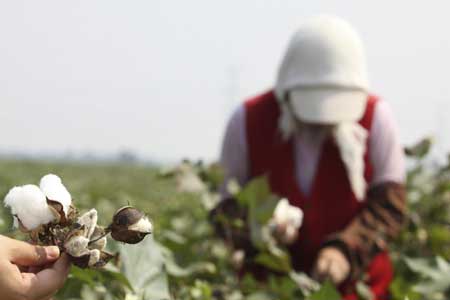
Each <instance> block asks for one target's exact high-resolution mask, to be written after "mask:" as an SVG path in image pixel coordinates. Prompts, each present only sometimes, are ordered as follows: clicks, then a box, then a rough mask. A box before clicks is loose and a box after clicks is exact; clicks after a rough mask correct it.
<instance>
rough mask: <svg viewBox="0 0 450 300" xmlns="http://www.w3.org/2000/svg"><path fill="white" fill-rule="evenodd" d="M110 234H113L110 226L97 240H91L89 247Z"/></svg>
mask: <svg viewBox="0 0 450 300" xmlns="http://www.w3.org/2000/svg"><path fill="white" fill-rule="evenodd" d="M110 233H111V229H110V228H109V226H108V227H107V228H105V232H104V233H103V234H102V235H100V236H99V237H97V238H95V239H93V240H90V241H89V244H88V245H92V244H93V243H95V242H97V241H99V240H101V239H102V238H104V237H105V236H107V235H108V234H110Z"/></svg>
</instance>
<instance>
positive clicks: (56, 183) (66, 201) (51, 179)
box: [40, 174, 72, 216]
mask: <svg viewBox="0 0 450 300" xmlns="http://www.w3.org/2000/svg"><path fill="white" fill-rule="evenodd" d="M40 188H41V190H42V192H43V193H44V195H45V196H46V197H47V199H49V200H53V201H57V202H59V203H61V204H62V206H63V210H64V213H65V214H66V216H67V213H68V211H69V208H70V204H72V196H70V193H69V192H68V191H67V189H66V187H65V186H64V185H63V184H62V182H61V178H59V177H58V176H56V175H54V174H48V175H45V176H44V177H42V179H41V183H40Z"/></svg>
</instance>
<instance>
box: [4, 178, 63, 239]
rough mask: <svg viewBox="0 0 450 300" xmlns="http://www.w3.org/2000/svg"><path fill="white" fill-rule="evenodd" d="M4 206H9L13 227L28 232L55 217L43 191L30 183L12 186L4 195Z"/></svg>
mask: <svg viewBox="0 0 450 300" xmlns="http://www.w3.org/2000/svg"><path fill="white" fill-rule="evenodd" d="M4 203H5V206H7V207H9V208H11V213H12V215H13V216H14V227H15V228H20V229H21V231H25V232H29V231H32V230H35V229H37V228H38V227H39V226H40V225H44V224H48V223H50V222H52V221H53V220H55V219H56V217H55V215H54V214H53V213H52V211H51V210H50V208H49V207H48V205H47V199H46V197H45V195H44V193H43V192H42V191H41V190H40V189H39V188H38V187H37V186H36V185H32V184H28V185H24V186H18V187H17V186H16V187H13V188H12V189H11V190H10V191H9V192H8V194H7V195H6V197H5V200H4Z"/></svg>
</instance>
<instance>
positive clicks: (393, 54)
mask: <svg viewBox="0 0 450 300" xmlns="http://www.w3.org/2000/svg"><path fill="white" fill-rule="evenodd" d="M449 11H450V2H448V1H444V0H442V1H433V0H431V1H411V0H409V1H405V0H396V1H392V0H390V1H388V0H379V1H364V0H363V1H361V0H351V1H350V0H341V1H323V0H314V1H312V0H311V1H300V0H295V1H294V0H226V1H224V0H222V1H215V0H191V1H185V0H177V1H174V0H147V1H137V0H136V1H124V0H122V1H113V0H104V1H99V0H89V1H87V0H79V1H62V0H54V1H47V0H40V1H32V0H29V1H22V0H0V104H1V106H0V151H1V152H5V151H6V152H11V151H21V152H29V153H45V152H50V153H64V152H67V151H72V152H73V153H82V152H85V151H92V152H96V153H98V154H111V153H114V152H116V151H118V150H120V149H124V148H127V149H131V150H133V151H136V152H137V153H138V154H139V155H141V156H143V157H147V158H153V159H157V160H164V161H175V160H178V159H181V158H182V157H190V158H205V159H209V160H210V159H215V158H217V157H218V153H219V149H220V143H221V138H222V134H223V130H224V125H225V122H226V120H227V118H228V117H229V115H230V113H231V112H232V110H233V109H234V107H236V106H237V105H238V104H239V103H241V102H242V101H243V100H244V99H245V98H247V97H249V96H251V95H254V94H257V93H259V92H261V91H264V90H266V89H268V88H270V87H271V86H272V85H273V82H274V79H275V75H276V71H277V68H278V63H279V61H280V59H281V57H282V55H283V53H284V50H285V47H286V44H287V42H288V39H289V37H290V36H291V34H292V33H293V32H294V30H295V29H296V28H297V26H298V24H300V23H301V22H302V20H304V19H305V17H308V16H312V15H315V14H319V13H328V14H330V13H331V14H336V15H338V16H341V17H344V18H346V19H347V20H348V21H350V22H351V23H352V24H353V25H354V26H355V27H356V28H357V30H358V31H359V32H360V33H361V35H362V38H363V40H364V41H365V43H366V48H367V54H368V65H369V71H370V77H371V82H372V88H373V91H374V92H375V93H377V94H379V95H381V96H382V97H384V98H385V99H386V100H387V101H388V102H389V103H390V104H391V106H392V107H393V110H394V113H395V115H396V117H397V120H398V124H399V126H400V131H401V138H402V141H403V142H404V143H410V142H413V141H415V140H416V139H418V138H420V137H421V136H423V135H426V134H434V135H435V136H436V138H437V139H438V141H439V144H438V149H440V151H442V152H443V151H447V150H450V138H448V136H450V123H449V122H450V120H448V119H449V118H448V117H447V116H448V115H449V114H450V84H449V82H450V75H449V70H450V59H449V58H448V55H449V54H450V34H449V28H450V18H448V12H449Z"/></svg>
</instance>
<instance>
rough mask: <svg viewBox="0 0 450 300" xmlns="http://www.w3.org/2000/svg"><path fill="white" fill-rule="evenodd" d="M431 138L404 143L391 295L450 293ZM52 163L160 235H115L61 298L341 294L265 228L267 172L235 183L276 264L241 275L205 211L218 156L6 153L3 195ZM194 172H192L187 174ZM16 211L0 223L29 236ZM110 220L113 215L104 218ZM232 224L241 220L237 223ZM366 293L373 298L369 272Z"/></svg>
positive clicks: (1, 212)
mask: <svg viewBox="0 0 450 300" xmlns="http://www.w3.org/2000/svg"><path fill="white" fill-rule="evenodd" d="M431 144H432V141H431V139H424V140H423V141H421V142H419V143H418V144H417V145H414V146H413V147H410V148H407V149H406V150H405V152H406V154H407V155H408V156H409V157H410V158H409V172H408V183H407V184H408V203H409V222H408V224H407V226H406V227H405V230H404V231H403V232H402V234H401V235H400V237H399V238H398V239H397V240H396V241H395V243H393V245H392V247H391V256H392V258H393V260H394V263H395V266H396V276H395V280H394V282H393V284H392V286H391V291H392V295H393V298H394V299H402V300H403V299H410V300H414V299H417V300H419V299H436V300H439V299H449V298H450V276H449V275H450V264H449V263H448V262H449V261H450V230H449V229H450V228H449V226H450V210H449V207H450V158H449V161H447V162H446V163H442V164H434V163H432V162H431V160H430V159H429V158H428V157H427V153H428V152H429V150H430V148H431ZM47 173H55V174H58V175H59V176H61V177H62V178H63V181H64V183H65V185H66V186H67V188H68V189H69V191H70V192H71V194H72V197H73V199H74V201H75V202H76V205H77V206H78V207H80V208H82V209H89V208H92V207H95V208H97V210H98V212H99V215H100V216H99V220H100V222H102V220H104V221H103V222H105V223H107V222H108V221H109V220H110V218H111V216H112V215H113V213H114V211H115V210H116V209H118V208H119V207H121V206H124V205H127V204H128V203H130V204H132V205H134V206H136V207H138V208H140V209H142V210H144V211H146V212H147V214H148V215H149V216H150V218H151V219H152V222H153V223H154V227H155V230H154V232H155V234H154V239H153V238H146V240H145V242H144V243H141V244H139V245H137V246H134V245H131V246H128V245H121V244H116V243H113V242H111V243H109V246H108V247H109V248H110V250H113V251H118V252H119V253H120V256H119V258H118V259H117V260H116V261H115V263H113V264H110V265H109V266H108V267H107V268H105V269H104V270H89V271H86V270H80V269H78V268H75V267H74V268H73V269H72V272H71V275H70V278H69V280H68V282H67V284H66V286H65V287H64V289H63V290H61V291H60V293H59V294H58V297H57V298H58V299H73V300H75V299H85V300H91V299H92V300H103V299H104V300H109V299H111V300H112V299H126V300H139V299H152V300H153V299H155V300H156V299H159V300H161V299H183V300H184V299H206V300H208V299H211V300H213V299H214V300H220V299H227V300H228V299H230V300H243V299H250V300H252V299H258V300H264V299H273V300H275V299H286V300H288V299H315V300H320V299H326V300H333V299H339V298H340V296H339V295H338V293H337V292H336V290H335V288H334V287H333V286H332V285H331V284H329V283H325V284H322V285H319V284H317V283H316V282H314V281H313V280H311V279H310V278H309V277H307V276H306V275H304V274H302V273H297V272H295V271H294V270H292V268H291V267H290V262H289V257H288V256H286V255H285V252H284V250H283V249H282V248H281V247H277V246H276V244H273V243H272V241H271V240H270V239H267V236H265V235H264V226H263V223H264V222H265V221H267V220H266V219H267V216H268V215H270V214H271V212H272V211H271V210H273V195H271V194H270V192H269V191H267V186H266V183H265V181H264V180H262V179H258V180H256V181H253V182H252V183H251V184H249V185H248V186H247V187H244V188H242V189H239V187H238V186H230V187H229V189H230V191H232V192H233V193H235V194H236V196H237V197H238V198H239V199H241V200H240V201H241V202H243V203H247V204H248V205H250V204H249V203H253V202H255V201H259V202H258V205H254V203H253V204H251V205H250V206H251V207H261V206H264V207H266V208H265V210H259V211H256V210H255V211H253V212H252V213H253V215H255V216H257V217H256V218H255V221H254V224H253V225H252V226H250V227H251V228H250V230H251V231H252V232H251V234H252V239H253V238H254V239H257V243H258V244H259V248H260V251H261V255H259V256H258V263H260V264H262V265H263V266H265V267H267V268H269V269H274V270H276V271H278V272H279V275H277V276H271V277H269V278H268V279H267V280H266V281H265V282H264V283H261V282H258V281H256V280H255V279H254V278H253V277H252V276H251V275H245V276H242V277H241V279H238V276H237V275H236V274H237V269H238V268H239V264H242V261H240V262H239V261H238V260H242V259H244V260H245V257H242V256H241V257H239V255H237V254H238V253H236V251H235V250H236V249H232V248H231V247H229V245H227V243H226V242H224V241H223V240H222V239H220V238H218V237H217V236H216V235H215V233H214V230H213V227H212V225H211V224H210V220H209V218H208V215H209V211H210V209H211V208H212V207H213V206H214V204H215V203H216V202H217V201H218V195H217V188H218V186H219V184H220V181H221V172H220V168H218V167H217V165H214V164H213V165H204V164H202V163H189V162H184V163H182V164H180V166H177V167H175V168H171V169H160V168H158V167H155V166H153V165H146V164H140V163H138V162H128V163H123V162H122V163H114V162H111V163H105V162H102V163H96V164H95V163H92V162H90V163H86V164H83V163H70V162H50V161H49V162H44V161H31V160H23V159H21V160H11V159H0V197H1V198H3V197H4V196H5V195H6V193H7V192H8V190H9V189H10V188H11V187H13V186H15V185H22V184H27V183H38V181H39V179H40V178H41V177H42V176H43V175H45V174H47ZM186 175H187V176H186ZM11 223H12V222H11V217H10V215H9V212H8V211H6V210H5V209H4V208H3V206H2V207H1V208H0V232H1V233H2V234H5V235H9V236H14V237H18V238H23V236H20V234H19V235H18V234H17V233H16V232H13V231H12V230H11ZM103 225H106V224H103ZM233 226H242V224H241V225H240V224H234V225H233ZM358 293H359V296H360V298H361V299H370V297H371V295H370V293H369V292H368V291H367V289H366V287H365V285H364V283H363V282H360V284H359V285H358Z"/></svg>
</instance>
